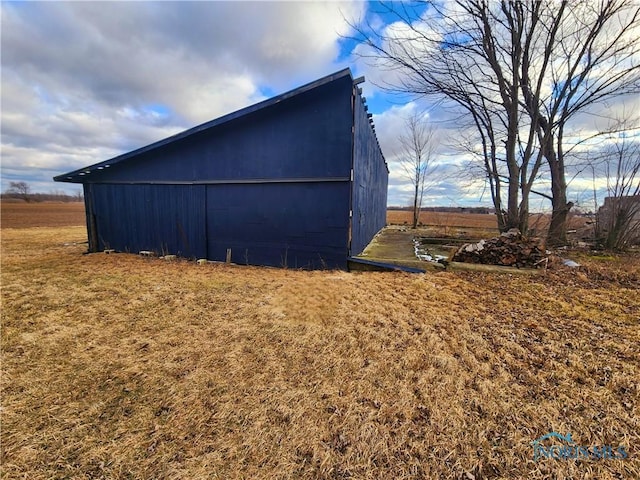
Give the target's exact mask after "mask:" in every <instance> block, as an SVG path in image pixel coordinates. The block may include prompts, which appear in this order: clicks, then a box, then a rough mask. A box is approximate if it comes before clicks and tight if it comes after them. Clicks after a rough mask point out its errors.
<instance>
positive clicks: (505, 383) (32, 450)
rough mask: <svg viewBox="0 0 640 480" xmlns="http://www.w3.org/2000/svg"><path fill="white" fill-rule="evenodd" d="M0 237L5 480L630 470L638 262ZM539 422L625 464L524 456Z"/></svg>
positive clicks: (639, 370) (55, 232) (639, 411)
mask: <svg viewBox="0 0 640 480" xmlns="http://www.w3.org/2000/svg"><path fill="white" fill-rule="evenodd" d="M83 239H84V240H86V231H85V229H84V227H66V228H37V229H22V230H18V229H7V230H5V231H3V234H2V267H3V268H2V272H1V273H2V305H3V318H2V332H1V335H2V349H3V351H2V375H1V376H0V382H1V385H2V431H1V440H2V441H1V462H0V464H1V467H0V469H1V474H2V477H3V478H29V479H35V480H38V479H49V478H110V479H124V478H133V479H137V478H140V479H143V478H230V479H233V478H238V479H239V478H256V479H261V478H265V479H266V478H309V479H318V478H326V479H329V478H361V479H364V478H398V479H409V478H414V479H420V478H444V479H456V480H457V479H461V478H464V479H467V478H476V479H480V478H531V479H543V478H552V477H553V478H568V477H571V478H600V479H617V478H638V477H639V476H640V464H639V462H638V456H639V455H640V450H639V446H640V433H639V432H640V429H638V418H639V417H640V403H639V402H638V398H640V392H639V391H638V385H640V329H639V328H638V318H640V297H639V296H638V295H637V291H638V287H639V286H640V285H639V284H638V271H639V269H640V259H639V258H638V257H637V256H625V257H616V258H617V259H618V258H619V260H616V261H610V262H608V263H607V262H605V261H604V260H597V259H590V258H589V257H584V258H582V257H581V258H579V261H580V263H582V264H583V265H585V267H584V268H585V270H581V271H579V272H576V271H569V270H567V271H558V272H549V273H548V274H547V275H546V276H536V277H521V276H511V275H495V274H483V273H468V272H441V273H434V274H427V275H411V274H402V273H361V274H348V273H345V272H331V271H326V272H323V271H316V272H302V271H294V270H282V269H269V268H256V267H235V266H226V265H215V264H207V265H202V266H198V265H196V264H195V263H188V262H183V261H176V262H164V261H161V260H158V259H146V258H141V257H138V256H135V255H124V254H115V255H104V254H101V253H99V254H92V255H83V252H84V251H85V250H86V246H80V245H74V243H75V242H77V241H79V240H83ZM551 431H556V432H560V433H561V434H563V435H564V434H566V433H569V432H570V433H571V434H572V438H573V440H574V441H575V442H577V444H579V445H588V446H590V445H613V446H614V447H617V446H619V445H622V446H624V447H626V448H627V452H628V458H627V459H624V460H620V459H619V460H613V459H608V460H586V461H579V462H578V461H575V460H554V459H546V460H541V461H538V462H534V460H533V453H534V452H533V447H532V445H531V442H532V441H533V440H535V439H536V438H539V437H540V436H542V435H544V434H546V433H548V432H551Z"/></svg>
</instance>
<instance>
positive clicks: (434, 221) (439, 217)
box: [387, 210, 498, 229]
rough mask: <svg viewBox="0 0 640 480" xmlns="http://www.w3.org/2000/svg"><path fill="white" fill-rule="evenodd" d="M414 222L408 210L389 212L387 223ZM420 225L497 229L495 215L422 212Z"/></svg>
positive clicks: (411, 213) (409, 223)
mask: <svg viewBox="0 0 640 480" xmlns="http://www.w3.org/2000/svg"><path fill="white" fill-rule="evenodd" d="M412 222H413V212H411V211H408V210H387V223H391V224H397V225H402V224H407V225H411V223H412ZM420 223H422V224H423V225H432V226H443V227H444V226H448V227H467V228H484V229H497V228H498V223H497V221H496V216H495V215H485V214H480V213H477V214H476V213H448V212H420Z"/></svg>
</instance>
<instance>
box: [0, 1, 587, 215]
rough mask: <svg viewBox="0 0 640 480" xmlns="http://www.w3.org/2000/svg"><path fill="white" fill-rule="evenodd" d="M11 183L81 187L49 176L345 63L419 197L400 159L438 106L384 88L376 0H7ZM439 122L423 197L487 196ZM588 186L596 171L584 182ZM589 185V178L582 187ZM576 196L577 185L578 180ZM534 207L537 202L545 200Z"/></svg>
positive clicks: (5, 114)
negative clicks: (363, 56)
mask: <svg viewBox="0 0 640 480" xmlns="http://www.w3.org/2000/svg"><path fill="white" fill-rule="evenodd" d="M1 8H2V25H1V28H2V37H1V47H2V57H1V58H2V105H1V106H2V124H1V133H2V152H1V153H2V191H5V190H6V189H7V187H8V185H9V182H11V181H26V182H28V183H29V184H30V185H31V188H32V190H33V191H37V192H51V191H53V190H61V191H65V192H68V193H75V192H77V191H79V190H80V186H79V185H75V184H65V183H54V182H53V181H52V177H53V176H55V175H59V174H61V173H65V172H67V171H70V170H74V169H77V168H80V167H83V166H86V165H90V164H93V163H97V162H100V161H103V160H107V159H109V158H112V157H114V156H116V155H119V154H121V153H124V152H127V151H130V150H133V149H135V148H138V147H141V146H144V145H147V144H149V143H152V142H154V141H157V140H160V139H162V138H165V137H167V136H169V135H172V134H175V133H177V132H180V131H182V130H185V129H188V128H190V127H193V126H195V125H198V124H200V123H203V122H206V121H208V120H211V119H213V118H216V117H219V116H221V115H224V114H226V113H229V112H232V111H235V110H238V109H240V108H243V107H246V106H248V105H251V104H253V103H256V102H258V101H261V100H264V99H266V98H269V97H271V96H273V95H277V94H280V93H283V92H285V91H288V90H291V89H294V88H296V87H298V86H300V85H303V84H305V83H308V82H311V81H313V80H315V79H317V78H320V77H322V76H325V75H328V74H330V73H333V72H335V71H337V70H340V69H342V68H345V67H349V68H351V71H352V74H353V75H354V77H357V76H360V75H364V76H365V77H366V79H367V82H366V83H365V84H364V86H363V87H364V94H365V96H366V97H367V103H368V105H369V107H370V111H371V112H372V113H373V114H374V121H375V124H376V132H377V134H378V138H379V140H380V144H381V147H382V149H383V153H384V154H385V156H386V158H387V161H388V162H389V165H390V170H391V174H390V179H389V201H388V204H389V205H409V204H410V195H411V193H410V192H411V187H410V185H408V184H407V182H406V180H405V179H404V178H403V175H402V171H401V169H399V168H398V165H397V162H396V161H395V160H396V155H397V153H398V150H399V149H398V146H397V137H398V136H399V135H400V134H401V132H402V125H403V118H404V117H406V115H407V114H408V113H410V112H411V111H414V110H415V109H418V108H419V109H420V110H423V109H427V111H429V105H418V104H416V103H412V102H408V100H407V99H401V98H397V97H389V96H388V95H385V94H384V93H383V92H381V91H380V90H379V89H377V88H376V87H375V83H376V82H377V81H379V80H380V79H381V78H382V76H383V75H384V73H383V72H380V71H378V70H374V69H373V68H372V67H369V66H367V65H365V64H364V63H363V61H362V60H359V59H358V57H357V55H355V54H354V51H357V50H358V48H360V46H358V45H357V44H356V43H355V42H353V41H350V40H347V39H345V36H349V35H350V34H352V33H353V32H351V30H350V27H349V25H348V23H347V22H346V21H345V19H347V20H350V21H358V20H361V19H363V18H367V19H368V20H369V21H370V22H372V23H373V24H377V25H379V26H384V25H385V18H384V17H381V16H379V15H377V14H376V13H375V7H371V5H370V4H369V3H365V2H352V3H343V2H327V3H321V2H300V3H297V2H281V3H276V2H193V3H190V2H105V3H101V2H69V3H67V2H5V1H3V2H2V6H1ZM451 128H452V126H451V125H442V126H441V131H440V133H439V134H438V135H439V138H440V139H441V141H440V144H441V148H440V152H439V159H438V161H439V162H440V163H441V164H442V166H441V167H440V170H439V172H438V175H439V176H440V177H441V178H440V179H439V181H438V182H436V185H434V186H433V188H432V190H431V191H430V193H429V194H428V195H427V198H426V199H425V205H445V206H469V205H472V206H479V205H489V204H490V196H489V193H488V192H485V191H484V190H483V189H482V183H481V182H480V183H478V182H474V183H472V182H470V181H469V180H468V179H466V178H464V177H462V176H461V175H460V174H455V175H453V176H452V175H450V173H451V172H455V167H456V165H460V164H461V163H462V162H463V160H464V159H462V158H461V157H460V156H459V155H455V154H453V153H452V151H451V148H450V146H449V145H448V143H449V142H448V141H447V139H448V140H449V141H450V139H451V137H452V130H451ZM585 185H587V183H585ZM580 188H582V187H580ZM576 192H578V190H576ZM576 195H577V193H576ZM534 208H535V206H534Z"/></svg>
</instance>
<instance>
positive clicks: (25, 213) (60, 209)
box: [0, 201, 86, 228]
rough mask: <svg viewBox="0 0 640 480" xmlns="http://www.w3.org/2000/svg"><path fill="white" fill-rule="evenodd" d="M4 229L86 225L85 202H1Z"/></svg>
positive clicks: (0, 218) (1, 217)
mask: <svg viewBox="0 0 640 480" xmlns="http://www.w3.org/2000/svg"><path fill="white" fill-rule="evenodd" d="M0 209H1V210H0V214H1V216H0V221H1V222H2V228H25V227H65V226H73V225H85V224H86V220H85V216H84V202H69V203H54V202H52V203H49V202H38V203H35V202H31V203H26V202H6V201H3V202H0Z"/></svg>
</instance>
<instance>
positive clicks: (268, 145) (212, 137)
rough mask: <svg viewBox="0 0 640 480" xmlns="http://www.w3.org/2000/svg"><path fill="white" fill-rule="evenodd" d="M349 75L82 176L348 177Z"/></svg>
mask: <svg viewBox="0 0 640 480" xmlns="http://www.w3.org/2000/svg"><path fill="white" fill-rule="evenodd" d="M351 88H352V87H351V79H350V77H349V76H347V77H342V78H340V79H338V80H335V81H333V82H330V83H328V84H326V85H322V86H320V87H317V88H315V89H312V90H309V91H307V92H304V93H302V94H299V95H296V96H294V97H291V98H289V99H286V100H283V101H282V102H280V103H276V104H274V105H272V106H270V107H268V108H265V109H263V110H259V111H257V112H254V113H251V114H248V115H246V116H242V117H239V118H237V119H235V120H233V121H230V122H228V123H224V124H222V125H218V126H216V127H212V128H211V129H208V130H204V131H202V132H201V133H197V134H194V135H191V136H189V137H186V138H184V139H182V140H178V141H175V142H173V143H168V144H167V145H165V146H163V147H161V148H158V149H155V150H152V151H149V152H146V153H142V154H140V155H137V156H135V157H132V158H130V159H128V160H127V161H124V162H122V163H118V164H116V165H113V166H111V167H110V168H102V169H101V170H93V171H91V173H88V174H86V175H85V176H84V177H83V179H84V180H85V181H86V182H95V183H109V182H120V181H125V182H132V183H136V182H137V183H141V182H153V181H175V182H190V181H191V182H194V181H199V182H203V181H204V182H206V181H208V180H212V181H213V180H233V179H241V180H242V179H254V178H255V179H273V178H313V177H321V178H326V177H348V176H349V171H350V168H351V164H350V159H351V124H352V119H351V108H350V98H351Z"/></svg>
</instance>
